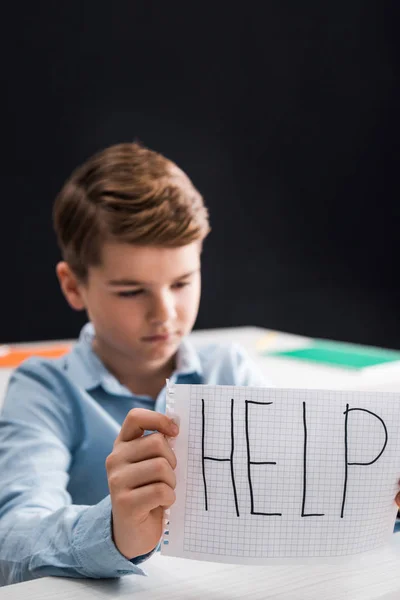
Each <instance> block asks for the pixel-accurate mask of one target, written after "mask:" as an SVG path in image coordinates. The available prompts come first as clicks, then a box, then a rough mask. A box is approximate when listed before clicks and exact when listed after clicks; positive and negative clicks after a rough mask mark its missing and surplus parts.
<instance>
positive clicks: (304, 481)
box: [301, 402, 325, 517]
mask: <svg viewBox="0 0 400 600" xmlns="http://www.w3.org/2000/svg"><path fill="white" fill-rule="evenodd" d="M303 427H304V452H303V504H302V506H301V516H302V517H323V516H324V514H325V513H314V514H313V513H305V512H304V510H305V506H306V494H307V418H306V403H305V402H303Z"/></svg>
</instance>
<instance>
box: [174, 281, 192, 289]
mask: <svg viewBox="0 0 400 600" xmlns="http://www.w3.org/2000/svg"><path fill="white" fill-rule="evenodd" d="M187 285H189V281H177V282H176V283H173V284H172V286H171V287H172V289H173V290H180V289H181V288H184V287H186V286H187Z"/></svg>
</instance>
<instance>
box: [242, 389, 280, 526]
mask: <svg viewBox="0 0 400 600" xmlns="http://www.w3.org/2000/svg"><path fill="white" fill-rule="evenodd" d="M245 404H246V413H245V419H246V443H247V476H248V479H249V489H250V502H251V510H250V513H251V514H252V515H265V516H268V517H281V516H282V513H262V512H256V511H255V510H254V494H253V484H252V481H251V465H276V462H269V461H268V462H257V461H252V460H251V458H250V438H249V404H258V405H261V406H267V405H269V404H272V402H253V401H252V400H246V401H245Z"/></svg>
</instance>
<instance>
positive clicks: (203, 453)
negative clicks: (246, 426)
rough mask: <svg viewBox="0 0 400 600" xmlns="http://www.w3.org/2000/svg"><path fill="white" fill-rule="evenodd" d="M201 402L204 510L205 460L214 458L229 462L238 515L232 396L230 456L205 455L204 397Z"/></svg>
mask: <svg viewBox="0 0 400 600" xmlns="http://www.w3.org/2000/svg"><path fill="white" fill-rule="evenodd" d="M201 402H202V407H201V416H202V428H201V432H202V436H201V455H202V468H203V483H204V504H205V510H208V497H207V481H206V469H205V461H206V460H214V461H217V462H229V463H230V464H231V479H232V487H233V495H234V498H235V508H236V515H237V516H238V517H239V516H240V513H239V504H238V498H237V491H236V483H235V473H234V469H233V456H234V451H235V439H234V438H235V435H234V419H233V408H234V404H235V401H234V400H233V398H232V400H231V454H230V458H215V457H214V456H205V451H204V440H205V416H204V399H202V400H201Z"/></svg>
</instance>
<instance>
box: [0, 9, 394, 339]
mask: <svg viewBox="0 0 400 600" xmlns="http://www.w3.org/2000/svg"><path fill="white" fill-rule="evenodd" d="M399 17H400V3H399V2H398V1H397V0H393V1H392V2H380V1H375V2H373V1H371V0H363V1H361V0H360V1H356V0H350V1H349V0H347V1H340V0H336V1H335V2H321V1H320V0H315V1H307V0H303V2H298V1H296V0H293V1H286V2H285V1H278V0H276V1H270V2H264V3H260V4H259V5H256V4H252V3H249V2H247V3H241V4H237V5H234V3H221V4H219V3H216V2H214V3H212V4H211V3H210V4H207V3H203V2H202V3H190V2H186V3H174V2H172V3H169V2H168V3H167V2H160V3H155V2H150V1H147V2H132V1H121V2H120V1H115V2H113V3H110V2H105V1H104V0H97V1H96V2H94V1H90V2H88V1H86V2H85V1H83V2H68V3H67V2H54V1H52V2H50V1H46V2H36V3H33V2H28V1H24V2H19V3H15V4H14V5H13V7H10V6H9V7H8V8H7V11H6V12H5V13H4V14H3V19H2V35H1V38H2V57H3V58H2V65H3V68H2V80H3V85H2V90H3V91H2V94H1V102H2V113H1V114H2V117H3V118H2V154H3V158H2V160H1V163H0V164H1V213H0V214H1V217H0V243H1V296H0V298H1V311H0V319H1V321H0V342H12V341H29V340H36V339H51V338H71V337H75V336H76V335H77V334H78V331H79V327H80V325H81V324H82V323H83V322H84V321H85V317H84V315H83V314H79V313H74V312H72V311H71V310H70V309H69V308H68V306H67V305H66V303H65V301H64V299H63V298H62V296H61V293H60V291H59V289H58V284H57V281H56V278H55V275H54V266H55V264H56V262H57V260H58V258H59V253H58V249H57V247H56V242H55V238H54V234H53V232H52V229H51V206H52V203H53V200H54V197H55V195H56V193H57V192H58V190H59V188H60V187H61V185H62V183H63V181H64V180H65V179H66V178H67V177H68V175H69V174H70V172H71V170H72V169H73V168H74V167H75V166H76V165H77V164H79V163H80V162H82V161H83V160H85V159H86V158H87V157H88V156H89V155H90V154H92V153H93V152H94V151H96V150H98V149H100V148H103V147H104V146H106V145H109V144H112V143H116V142H121V141H131V140H133V139H135V138H137V139H139V140H141V141H142V142H143V143H144V144H145V145H147V146H149V147H152V148H154V149H156V150H159V151H161V152H163V153H164V154H166V155H167V156H168V157H169V158H171V159H173V160H175V161H176V162H177V163H178V164H179V165H180V166H181V167H182V168H184V169H185V170H186V171H187V172H188V174H189V176H190V177H191V178H192V180H193V181H194V183H195V184H196V185H197V187H198V188H199V189H200V191H201V192H202V193H203V195H204V196H205V199H206V202H207V204H208V206H209V208H210V212H211V222H212V226H213V232H212V234H211V236H210V237H209V239H208V241H207V243H206V246H205V251H204V258H203V266H204V274H203V282H204V291H203V299H202V305H201V310H200V314H199V318H198V321H197V327H201V328H205V327H217V326H232V325H259V326H265V327H271V328H276V329H280V330H284V331H290V332H294V333H300V334H306V335H313V336H319V337H327V338H332V339H342V340H349V341H354V342H362V343H370V344H376V345H382V346H388V347H394V348H400V319H399V318H398V314H399V299H400V298H399V297H400V287H399V283H398V258H399V243H400V241H399V212H400V211H399V168H398V159H399V151H398V140H399V134H400V127H399V116H398V115H399V107H400V103H399V100H400V97H399V96H400V94H399V90H400V88H399V42H398V37H399V36H398V31H399Z"/></svg>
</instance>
